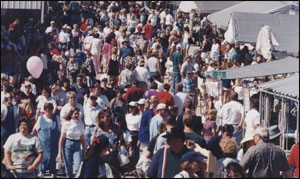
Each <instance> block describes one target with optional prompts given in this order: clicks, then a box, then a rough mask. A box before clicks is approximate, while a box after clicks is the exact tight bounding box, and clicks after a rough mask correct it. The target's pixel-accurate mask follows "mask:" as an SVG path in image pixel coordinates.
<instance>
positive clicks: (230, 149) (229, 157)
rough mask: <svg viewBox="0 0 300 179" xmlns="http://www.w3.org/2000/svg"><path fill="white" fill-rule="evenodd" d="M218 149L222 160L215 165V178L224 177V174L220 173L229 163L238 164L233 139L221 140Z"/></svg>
mask: <svg viewBox="0 0 300 179" xmlns="http://www.w3.org/2000/svg"><path fill="white" fill-rule="evenodd" d="M219 145H220V147H221V149H222V152H223V156H224V157H223V158H221V159H219V160H218V161H217V164H216V175H217V178H222V177H224V176H225V175H224V173H223V172H222V171H223V170H224V168H225V167H226V166H227V165H228V164H229V163H230V162H236V163H239V161H238V160H237V159H236V157H237V156H236V154H237V143H236V141H235V139H233V138H223V139H221V141H220V144H219Z"/></svg>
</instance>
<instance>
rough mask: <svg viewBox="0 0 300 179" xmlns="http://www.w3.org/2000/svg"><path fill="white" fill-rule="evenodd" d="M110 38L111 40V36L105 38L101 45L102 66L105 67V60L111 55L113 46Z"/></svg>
mask: <svg viewBox="0 0 300 179" xmlns="http://www.w3.org/2000/svg"><path fill="white" fill-rule="evenodd" d="M111 40H112V39H111V38H106V39H105V43H104V45H103V47H102V54H103V59H102V66H103V67H105V66H106V65H107V62H108V60H109V59H110V57H111V55H112V48H113V47H114V46H113V45H112V44H111ZM100 65H101V64H100Z"/></svg>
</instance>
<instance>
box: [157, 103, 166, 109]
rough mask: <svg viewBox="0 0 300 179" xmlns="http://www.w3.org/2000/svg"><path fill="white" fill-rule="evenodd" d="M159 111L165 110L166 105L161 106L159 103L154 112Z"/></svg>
mask: <svg viewBox="0 0 300 179" xmlns="http://www.w3.org/2000/svg"><path fill="white" fill-rule="evenodd" d="M160 109H166V105H165V104H163V103H159V104H158V105H157V108H156V110H160Z"/></svg>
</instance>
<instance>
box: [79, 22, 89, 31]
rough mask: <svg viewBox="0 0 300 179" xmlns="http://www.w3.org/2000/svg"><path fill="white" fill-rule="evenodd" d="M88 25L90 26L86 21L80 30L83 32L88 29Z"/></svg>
mask: <svg viewBox="0 0 300 179" xmlns="http://www.w3.org/2000/svg"><path fill="white" fill-rule="evenodd" d="M87 26H88V25H87V24H86V23H83V24H81V26H80V30H81V31H82V32H84V31H86V29H87Z"/></svg>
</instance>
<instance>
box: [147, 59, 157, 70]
mask: <svg viewBox="0 0 300 179" xmlns="http://www.w3.org/2000/svg"><path fill="white" fill-rule="evenodd" d="M148 67H149V71H150V72H157V71H158V69H157V58H156V57H151V58H149V59H148Z"/></svg>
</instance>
